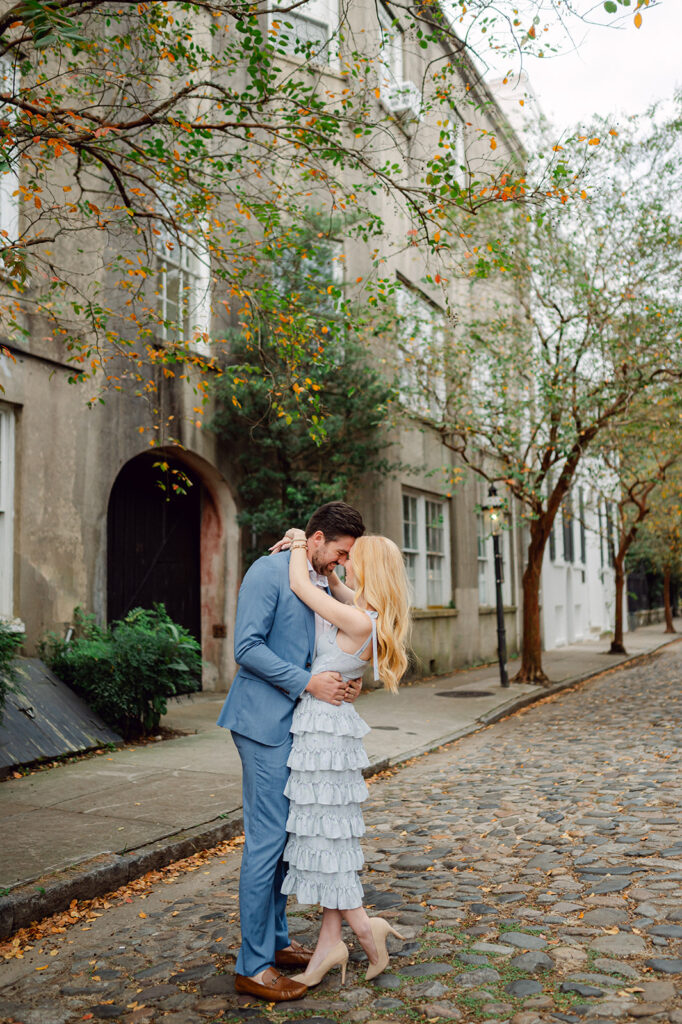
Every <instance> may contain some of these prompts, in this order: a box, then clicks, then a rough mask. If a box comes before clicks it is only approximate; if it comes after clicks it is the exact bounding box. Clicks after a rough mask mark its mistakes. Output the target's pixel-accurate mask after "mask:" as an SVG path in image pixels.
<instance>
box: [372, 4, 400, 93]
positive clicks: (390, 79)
mask: <svg viewBox="0 0 682 1024" xmlns="http://www.w3.org/2000/svg"><path fill="white" fill-rule="evenodd" d="M377 12H378V15H379V27H380V29H381V43H380V49H379V80H380V84H381V88H382V89H392V88H395V87H396V86H400V85H402V82H403V33H402V30H401V28H400V26H399V25H398V22H397V21H396V20H395V18H394V16H393V14H392V13H391V11H390V10H389V9H388V8H387V7H385V6H384V5H383V4H382V3H379V4H378V5H377Z"/></svg>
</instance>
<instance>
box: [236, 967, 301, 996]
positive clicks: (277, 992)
mask: <svg viewBox="0 0 682 1024" xmlns="http://www.w3.org/2000/svg"><path fill="white" fill-rule="evenodd" d="M234 987H235V991H237V992H239V993H241V994H242V995H245V996H255V997H256V999H265V1000H266V1002H268V1003H283V1002H285V1001H286V1000H288V999H302V998H303V996H304V995H305V994H306V992H307V991H308V987H307V985H302V984H301V983H300V981H293V980H292V979H291V978H286V977H285V976H284V975H283V974H280V973H279V971H277V970H275V968H274V967H268V969H267V970H266V971H264V972H263V981H262V982H260V981H254V980H253V979H252V978H245V977H244V975H243V974H235V976H234Z"/></svg>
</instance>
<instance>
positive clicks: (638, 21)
mask: <svg viewBox="0 0 682 1024" xmlns="http://www.w3.org/2000/svg"><path fill="white" fill-rule="evenodd" d="M641 27H642V15H641V14H640V13H639V11H637V14H636V15H635V28H641Z"/></svg>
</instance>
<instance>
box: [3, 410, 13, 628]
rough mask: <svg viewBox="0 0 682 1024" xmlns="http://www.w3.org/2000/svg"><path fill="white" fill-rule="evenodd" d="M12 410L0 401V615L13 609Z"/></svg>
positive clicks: (7, 615)
mask: <svg viewBox="0 0 682 1024" xmlns="http://www.w3.org/2000/svg"><path fill="white" fill-rule="evenodd" d="M13 575H14V413H13V411H12V409H11V407H10V406H9V405H5V404H4V403H0V617H2V618H12V616H13V614H14V610H13V607H12V603H13V598H12V594H13V590H12V579H13Z"/></svg>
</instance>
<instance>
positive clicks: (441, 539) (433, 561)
mask: <svg viewBox="0 0 682 1024" xmlns="http://www.w3.org/2000/svg"><path fill="white" fill-rule="evenodd" d="M424 508H425V512H426V603H427V605H436V604H442V603H443V589H444V583H445V579H444V572H445V504H444V503H443V502H442V501H425V502H424Z"/></svg>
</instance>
